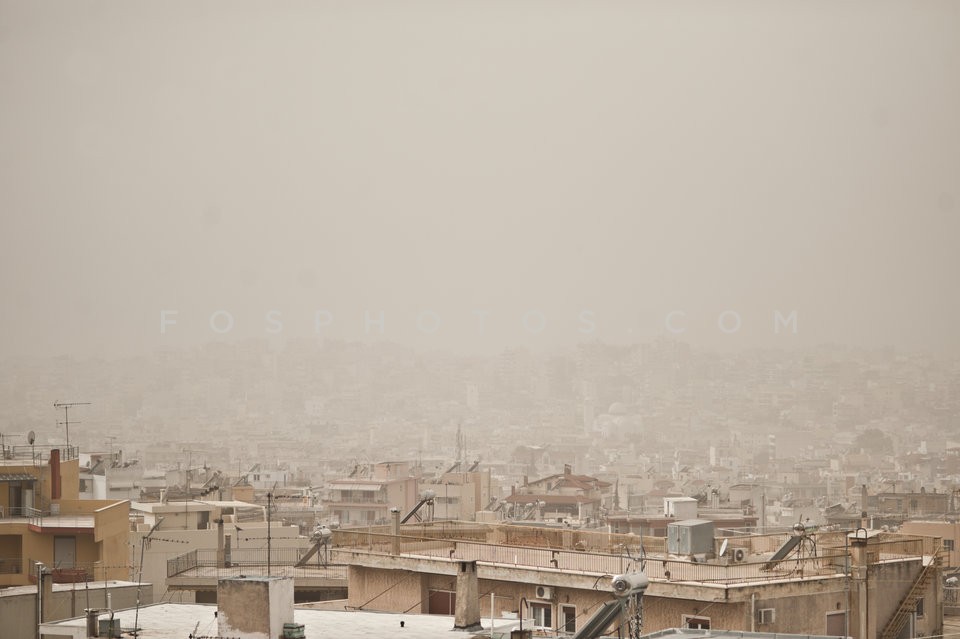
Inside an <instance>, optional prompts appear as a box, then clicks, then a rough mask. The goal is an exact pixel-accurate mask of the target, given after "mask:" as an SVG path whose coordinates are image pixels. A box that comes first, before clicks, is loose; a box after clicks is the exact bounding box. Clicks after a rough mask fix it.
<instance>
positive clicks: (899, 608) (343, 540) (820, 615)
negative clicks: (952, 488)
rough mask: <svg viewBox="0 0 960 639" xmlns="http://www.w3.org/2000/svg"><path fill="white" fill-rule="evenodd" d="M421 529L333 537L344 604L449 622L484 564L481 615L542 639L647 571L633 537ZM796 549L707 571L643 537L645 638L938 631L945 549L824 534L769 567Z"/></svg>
mask: <svg viewBox="0 0 960 639" xmlns="http://www.w3.org/2000/svg"><path fill="white" fill-rule="evenodd" d="M414 531H416V536H413V535H412V534H411V535H410V536H406V535H404V536H399V537H394V536H392V535H376V534H370V533H364V532H359V531H337V532H336V533H335V538H336V542H337V551H336V553H335V557H336V561H339V562H343V563H346V564H348V565H349V566H350V568H349V605H350V606H354V607H358V608H362V609H364V610H385V611H405V610H409V611H411V612H422V613H428V614H450V612H451V611H453V610H454V609H455V606H456V598H457V596H458V592H457V587H456V584H457V578H456V575H457V570H458V566H459V565H460V564H461V562H465V561H468V562H472V561H476V562H477V575H478V586H477V592H478V596H479V604H480V606H481V609H483V610H484V611H487V610H489V607H490V605H491V603H490V602H491V599H492V601H493V608H494V610H493V614H495V615H498V616H499V615H504V614H506V615H510V614H517V615H523V616H524V617H528V618H532V619H533V620H534V621H533V624H534V626H535V627H536V628H538V629H539V630H541V631H543V632H545V633H548V634H550V633H558V632H572V631H575V630H576V629H578V628H580V627H581V626H582V624H584V623H585V622H586V621H587V620H588V619H589V618H590V617H591V616H592V614H593V613H594V612H595V611H596V610H598V608H599V607H600V606H602V605H603V604H604V603H605V602H607V601H609V600H610V599H611V597H612V594H611V592H610V591H609V589H604V588H603V587H601V586H600V584H603V583H606V582H608V581H609V578H610V576H611V575H616V574H621V573H624V572H631V571H635V570H639V569H640V564H639V562H638V561H637V558H638V556H639V545H640V538H639V537H637V536H633V535H612V534H607V533H591V532H587V531H579V530H571V529H565V530H559V529H535V528H533V527H505V526H480V525H477V524H475V525H472V526H469V527H467V526H464V527H462V528H461V529H460V530H459V531H454V530H453V528H452V527H451V526H449V524H448V525H446V526H445V527H443V528H442V529H439V528H438V529H437V530H435V531H433V532H432V533H431V531H430V530H429V528H428V527H426V526H424V525H418V526H415V527H413V528H412V529H411V530H410V532H411V533H413V532H414ZM789 540H790V536H789V535H766V536H755V537H742V538H736V539H735V540H730V541H728V548H726V549H725V552H724V554H723V556H721V557H718V558H715V559H713V560H708V561H707V562H704V561H702V560H700V561H694V560H693V559H692V558H690V559H680V558H676V557H671V556H669V555H666V554H665V553H663V552H662V551H663V548H662V544H663V540H662V539H659V540H658V539H653V538H649V539H646V538H645V539H644V540H643V542H644V545H645V546H647V548H646V553H647V554H646V560H645V562H644V565H643V571H644V572H645V574H646V575H647V576H648V578H649V580H650V584H649V587H648V588H647V590H646V594H645V596H644V604H643V617H644V631H645V632H653V631H657V630H662V629H666V628H673V627H685V628H712V629H724V630H735V631H763V632H768V633H770V632H775V633H793V634H810V635H846V636H852V637H862V638H864V639H867V638H869V639H872V638H874V637H884V638H887V639H893V638H901V637H915V636H916V637H919V636H924V635H937V634H940V633H941V632H942V604H941V600H942V593H941V590H942V588H941V569H940V559H939V555H938V550H939V548H940V545H939V540H937V539H934V538H929V537H918V536H905V535H893V534H884V533H876V534H871V535H870V536H864V537H862V538H859V539H856V538H853V537H848V535H847V534H846V533H819V534H817V535H816V537H813V536H810V537H808V538H807V540H806V541H805V542H803V543H800V544H797V546H796V547H795V548H791V549H790V550H789V552H786V553H785V554H781V556H780V557H779V558H775V555H776V553H777V551H778V550H780V549H782V548H784V547H785V546H786V542H788V541H789ZM813 541H815V542H816V544H817V546H816V548H817V552H816V554H813V546H812V545H811V542H813ZM719 543H722V542H721V541H720V540H718V544H719ZM657 544H660V545H657ZM738 550H739V551H740V552H736V551H738ZM485 614H486V613H485Z"/></svg>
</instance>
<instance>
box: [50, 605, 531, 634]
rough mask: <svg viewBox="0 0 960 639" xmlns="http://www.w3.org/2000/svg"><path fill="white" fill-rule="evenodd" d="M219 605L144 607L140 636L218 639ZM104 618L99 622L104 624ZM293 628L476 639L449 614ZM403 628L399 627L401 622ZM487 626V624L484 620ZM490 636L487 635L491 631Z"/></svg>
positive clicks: (324, 617)
mask: <svg viewBox="0 0 960 639" xmlns="http://www.w3.org/2000/svg"><path fill="white" fill-rule="evenodd" d="M216 611H217V606H216V605H204V604H173V603H164V604H154V605H151V606H143V607H141V608H140V612H139V617H137V625H139V626H140V628H142V631H141V632H140V635H139V636H140V637H143V638H144V639H183V638H184V637H187V636H190V635H191V634H192V635H194V636H200V637H205V636H215V635H216V634H217V632H218V628H217V618H216V617H215V616H214V613H216ZM136 615H137V613H136V610H135V609H129V610H121V611H119V612H116V613H115V617H119V619H120V627H121V629H123V630H126V629H127V628H133V625H134V617H135V616H136ZM105 618H106V616H103V617H101V619H105ZM293 618H294V623H298V624H303V626H304V635H305V636H306V637H307V639H319V638H320V637H338V638H339V639H351V638H353V637H356V638H357V639H361V638H363V639H367V638H368V637H390V636H397V637H399V636H407V637H410V638H411V639H413V638H414V637H415V638H416V639H451V637H464V638H467V637H473V636H474V635H473V634H470V633H466V632H464V633H456V634H453V635H451V630H453V617H449V616H446V615H413V614H394V613H381V612H363V611H346V610H309V609H303V608H296V609H295V610H294V612H293ZM401 621H402V622H403V623H404V627H402V628H401V626H400V622H401ZM484 623H485V624H486V625H487V626H489V623H490V621H489V619H486V620H484ZM517 623H519V622H518V621H517V620H516V619H514V620H507V619H504V620H498V622H497V624H496V625H497V627H501V626H500V624H503V626H502V627H503V628H505V629H506V628H508V627H509V625H511V624H517ZM40 631H41V632H42V633H47V634H55V635H61V636H67V637H76V638H78V639H83V638H85V636H86V635H85V632H86V620H85V619H84V618H82V617H78V618H75V619H68V620H65V621H59V622H55V623H45V624H42V625H41V626H40ZM486 636H489V631H488V634H487V635H486Z"/></svg>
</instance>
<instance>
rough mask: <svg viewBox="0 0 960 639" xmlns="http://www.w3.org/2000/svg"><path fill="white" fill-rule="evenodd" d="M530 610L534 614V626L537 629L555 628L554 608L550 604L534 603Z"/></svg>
mask: <svg viewBox="0 0 960 639" xmlns="http://www.w3.org/2000/svg"><path fill="white" fill-rule="evenodd" d="M530 610H531V611H532V612H533V625H534V626H536V627H537V628H552V627H553V614H552V613H553V606H551V605H550V604H542V603H532V604H530Z"/></svg>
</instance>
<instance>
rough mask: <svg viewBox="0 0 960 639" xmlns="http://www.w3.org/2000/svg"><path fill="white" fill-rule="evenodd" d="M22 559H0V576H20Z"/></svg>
mask: <svg viewBox="0 0 960 639" xmlns="http://www.w3.org/2000/svg"><path fill="white" fill-rule="evenodd" d="M22 574H23V557H0V575H22Z"/></svg>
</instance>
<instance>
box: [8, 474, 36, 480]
mask: <svg viewBox="0 0 960 639" xmlns="http://www.w3.org/2000/svg"><path fill="white" fill-rule="evenodd" d="M0 481H37V478H36V477H34V476H33V475H29V474H27V473H9V474H7V473H0Z"/></svg>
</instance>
